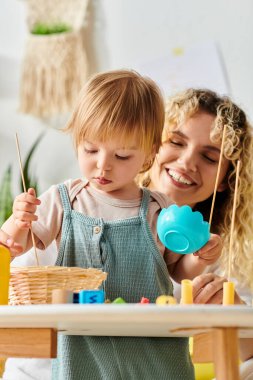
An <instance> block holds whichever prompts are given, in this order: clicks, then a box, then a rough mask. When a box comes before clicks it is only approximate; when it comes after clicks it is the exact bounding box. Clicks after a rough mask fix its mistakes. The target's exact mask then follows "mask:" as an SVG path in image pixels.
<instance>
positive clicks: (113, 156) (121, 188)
mask: <svg viewBox="0 0 253 380" xmlns="http://www.w3.org/2000/svg"><path fill="white" fill-rule="evenodd" d="M145 159H146V154H145V153H144V152H143V151H142V150H140V149H139V148H137V147H136V143H135V141H134V139H133V141H132V142H131V141H130V143H129V142H128V144H127V147H124V146H123V145H122V144H121V143H120V142H119V139H117V138H114V139H110V140H108V141H105V142H101V141H93V140H92V141H90V140H85V141H84V142H83V143H82V144H80V145H79V147H78V162H79V166H80V169H81V172H82V175H83V176H84V177H85V178H86V179H87V180H89V183H90V186H92V187H95V188H96V189H98V190H101V191H103V192H105V193H108V194H109V195H111V196H113V197H115V198H119V199H120V198H122V199H132V198H134V197H138V196H139V189H138V187H137V185H136V184H135V181H134V178H135V177H136V175H137V174H138V173H139V172H140V170H141V168H142V166H143V164H144V162H145Z"/></svg>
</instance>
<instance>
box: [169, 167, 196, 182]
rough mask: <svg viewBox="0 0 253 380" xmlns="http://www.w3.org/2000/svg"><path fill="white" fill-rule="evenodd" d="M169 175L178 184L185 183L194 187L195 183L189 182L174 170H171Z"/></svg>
mask: <svg viewBox="0 0 253 380" xmlns="http://www.w3.org/2000/svg"><path fill="white" fill-rule="evenodd" d="M168 173H169V175H170V176H171V177H172V178H173V179H174V180H175V181H177V182H180V183H183V184H185V185H192V184H193V182H191V181H189V180H188V179H186V178H185V177H183V176H182V175H180V174H179V173H177V172H175V171H174V170H171V169H170V170H169V172H168Z"/></svg>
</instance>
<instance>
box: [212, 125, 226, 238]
mask: <svg viewBox="0 0 253 380" xmlns="http://www.w3.org/2000/svg"><path fill="white" fill-rule="evenodd" d="M226 130H227V126H226V124H225V125H224V128H223V133H222V141H221V150H220V157H219V163H218V169H217V174H216V179H215V185H214V192H213V199H212V206H211V211H210V217H209V230H211V224H212V218H213V210H214V203H215V198H216V193H217V188H218V181H219V177H220V170H221V162H222V157H223V151H224V143H225V137H226Z"/></svg>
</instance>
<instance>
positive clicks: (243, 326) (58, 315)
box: [0, 304, 253, 337]
mask: <svg viewBox="0 0 253 380" xmlns="http://www.w3.org/2000/svg"><path fill="white" fill-rule="evenodd" d="M214 327H238V330H239V335H240V337H253V308H252V307H250V306H244V305H243V306H241V305H240V306H220V305H189V306H182V305H170V306H158V305H155V304H149V305H147V304H143V305H140V304H117V305H116V304H114V305H113V304H96V305H95V304H92V305H78V304H64V305H29V306H0V328H55V329H57V330H58V332H62V333H63V334H78V335H105V336H107V335H111V336H160V337H166V336H191V335H194V334H196V333H201V332H206V331H208V330H210V329H211V328H214Z"/></svg>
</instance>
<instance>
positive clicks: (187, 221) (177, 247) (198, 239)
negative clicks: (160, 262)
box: [157, 205, 210, 254]
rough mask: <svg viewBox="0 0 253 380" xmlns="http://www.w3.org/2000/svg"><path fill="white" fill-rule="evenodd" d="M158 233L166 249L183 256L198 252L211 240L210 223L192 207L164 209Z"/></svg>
mask: <svg viewBox="0 0 253 380" xmlns="http://www.w3.org/2000/svg"><path fill="white" fill-rule="evenodd" d="M157 233H158V236H159V239H160V240H161V242H162V243H163V245H164V246H165V247H166V248H168V249H169V250H171V251H173V252H176V253H181V254H186V253H193V252H196V251H198V250H199V249H200V248H201V247H203V245H205V244H206V243H207V242H208V240H209V238H210V232H209V223H208V222H205V221H204V220H203V216H202V214H201V213H200V212H198V211H192V209H191V207H190V206H181V207H179V206H177V205H172V206H169V207H168V208H164V209H162V211H161V212H160V214H159V216H158V219H157Z"/></svg>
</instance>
